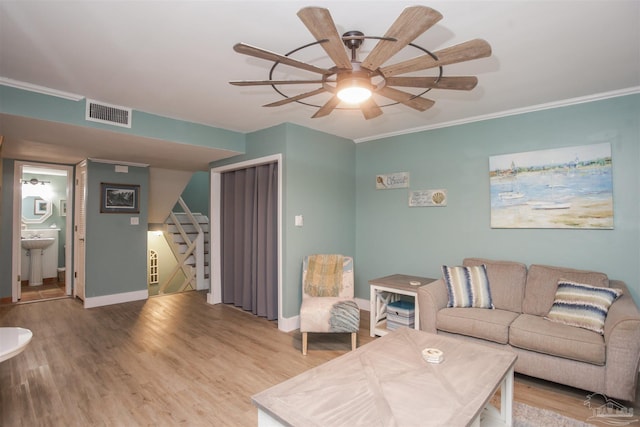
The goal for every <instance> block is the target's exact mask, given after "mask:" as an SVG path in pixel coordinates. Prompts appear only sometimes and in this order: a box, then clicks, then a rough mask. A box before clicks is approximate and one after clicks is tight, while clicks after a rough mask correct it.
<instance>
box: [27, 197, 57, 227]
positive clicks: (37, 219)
mask: <svg viewBox="0 0 640 427" xmlns="http://www.w3.org/2000/svg"><path fill="white" fill-rule="evenodd" d="M50 216H51V202H50V201H48V200H45V199H43V198H42V197H38V196H26V197H23V198H22V222H24V223H25V224H42V223H43V222H45V221H46V220H47V218H49V217H50Z"/></svg>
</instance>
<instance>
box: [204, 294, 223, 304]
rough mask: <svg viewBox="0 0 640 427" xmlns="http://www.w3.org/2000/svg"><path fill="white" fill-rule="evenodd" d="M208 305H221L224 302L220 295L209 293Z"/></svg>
mask: <svg viewBox="0 0 640 427" xmlns="http://www.w3.org/2000/svg"><path fill="white" fill-rule="evenodd" d="M207 303H208V304H211V305H213V304H221V303H222V300H221V299H220V296H219V295H217V296H216V295H215V294H214V293H213V292H207Z"/></svg>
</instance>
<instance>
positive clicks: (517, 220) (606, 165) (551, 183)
mask: <svg viewBox="0 0 640 427" xmlns="http://www.w3.org/2000/svg"><path fill="white" fill-rule="evenodd" d="M489 180H490V184H491V227H492V228H576V229H613V179H612V165H611V144H610V143H602V144H593V145H584V146H578V147H565V148H556V149H551V150H541V151H530V152H525V153H516V154H503V155H499V156H491V157H490V158H489Z"/></svg>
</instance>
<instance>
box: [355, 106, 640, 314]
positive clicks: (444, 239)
mask: <svg viewBox="0 0 640 427" xmlns="http://www.w3.org/2000/svg"><path fill="white" fill-rule="evenodd" d="M600 142H610V143H611V147H612V157H613V187H614V194H613V199H614V229H613V230H575V229H572V230H567V229H491V227H490V200H489V156H492V155H499V154H507V153H518V152H526V151H535V150H543V149H550V148H555V147H568V146H578V145H588V144H595V143H600ZM639 162H640V95H630V96H625V97H619V98H613V99H607V100H601V101H597V102H591V103H584V104H578V105H573V106H569V107H563V108H556V109H549V110H544V111H538V112H532V113H527V114H521V115H516V116H510V117H503V118H499V119H494V120H486V121H482V122H476V123H471V124H465V125H460V126H454V127H448V128H442V129H437V130H431V131H425V132H419V133H413V134H410V135H404V136H396V137H393V138H384V139H380V140H376V141H372V142H366V143H360V144H358V145H357V148H356V194H357V202H356V218H357V220H356V254H357V264H356V265H357V273H356V280H357V283H356V294H357V296H358V297H360V298H368V296H369V287H368V284H367V281H368V280H370V279H373V278H376V277H380V276H384V275H388V274H393V273H406V274H413V275H419V276H427V277H440V275H441V273H440V267H441V266H442V265H443V264H450V265H456V264H459V263H460V262H461V261H462V259H463V258H464V257H474V256H475V257H486V258H492V259H507V260H515V261H520V262H523V263H525V264H532V263H540V264H549V265H557V266H567V267H572V268H579V269H590V270H597V271H602V272H604V273H606V274H607V275H609V277H610V278H613V279H620V280H624V281H625V282H626V283H627V285H628V286H629V287H630V289H631V293H632V294H633V296H634V298H635V300H636V301H638V302H640V281H639V279H640V270H639V269H640V231H639V226H640V213H639V212H640V210H639V203H640V196H639V193H640V170H639V168H638V164H639ZM393 172H409V173H410V174H411V177H410V190H426V189H437V188H444V189H446V190H447V192H448V205H447V206H446V207H428V208H427V207H421V208H416V207H413V208H409V207H408V203H407V202H408V190H407V189H395V190H376V189H375V176H376V175H377V174H383V173H393Z"/></svg>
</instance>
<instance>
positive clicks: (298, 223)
mask: <svg viewBox="0 0 640 427" xmlns="http://www.w3.org/2000/svg"><path fill="white" fill-rule="evenodd" d="M303 225H304V219H303V218H302V215H296V227H302V226H303Z"/></svg>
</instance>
